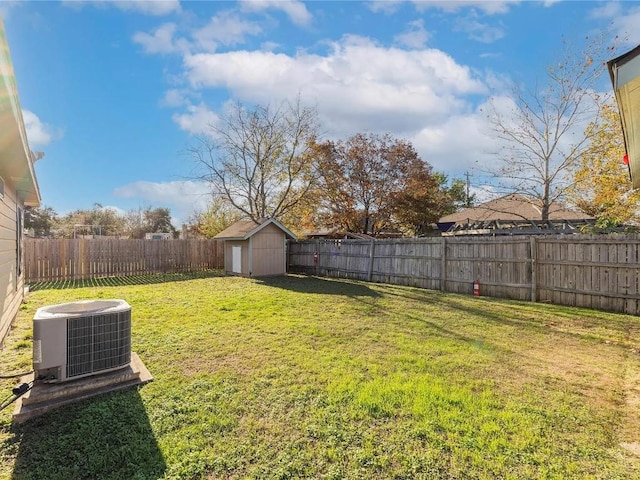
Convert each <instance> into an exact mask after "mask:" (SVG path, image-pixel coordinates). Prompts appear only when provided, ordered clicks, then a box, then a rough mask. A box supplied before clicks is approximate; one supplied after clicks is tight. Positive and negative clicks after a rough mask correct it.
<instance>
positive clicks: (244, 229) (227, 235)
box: [213, 218, 296, 240]
mask: <svg viewBox="0 0 640 480" xmlns="http://www.w3.org/2000/svg"><path fill="white" fill-rule="evenodd" d="M271 224H273V225H275V226H276V227H278V228H279V229H280V230H282V231H283V232H284V233H285V235H286V236H287V237H289V238H291V239H293V240H296V236H295V235H294V234H293V233H291V231H290V230H289V229H288V228H287V227H285V226H284V225H282V224H281V223H280V222H278V221H277V220H276V219H275V218H261V219H259V220H257V221H254V220H240V221H238V222H236V223H234V224H233V225H231V226H230V227H228V228H226V229H224V230H223V231H221V232H220V233H219V234H217V235H216V236H215V237H213V238H217V239H219V240H248V239H249V238H250V237H252V236H253V235H255V234H256V233H258V232H259V231H260V230H262V229H263V228H265V227H266V226H267V225H271Z"/></svg>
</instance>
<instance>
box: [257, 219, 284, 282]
mask: <svg viewBox="0 0 640 480" xmlns="http://www.w3.org/2000/svg"><path fill="white" fill-rule="evenodd" d="M285 239H286V236H285V233H284V232H283V231H282V230H280V229H279V228H278V227H276V226H275V225H273V224H270V225H267V226H266V227H265V228H263V229H262V230H260V231H259V232H258V233H256V234H255V235H254V236H253V237H252V242H251V249H252V256H253V259H252V260H253V261H252V273H251V275H252V276H254V277H262V276H268V275H284V274H285V273H286V263H285Z"/></svg>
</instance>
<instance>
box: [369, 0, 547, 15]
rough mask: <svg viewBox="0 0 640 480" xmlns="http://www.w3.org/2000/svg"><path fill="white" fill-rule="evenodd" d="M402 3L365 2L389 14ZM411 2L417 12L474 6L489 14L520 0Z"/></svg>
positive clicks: (400, 0)
mask: <svg viewBox="0 0 640 480" xmlns="http://www.w3.org/2000/svg"><path fill="white" fill-rule="evenodd" d="M551 1H553V0H551ZM403 3H409V2H408V1H405V0H372V1H370V2H367V6H368V7H369V9H370V10H371V11H372V12H374V13H384V14H387V15H390V14H393V13H395V12H397V11H398V10H399V8H400V7H401V6H402V4H403ZM411 3H412V4H413V5H414V7H415V8H416V10H418V11H419V12H424V11H426V10H428V9H431V8H433V9H439V10H443V11H445V12H448V13H451V12H458V11H460V10H463V9H465V8H475V9H477V10H480V11H482V12H484V13H487V14H489V15H494V14H499V13H507V12H508V11H509V8H510V7H511V5H514V4H518V3H520V0H506V1H497V0H412V1H411Z"/></svg>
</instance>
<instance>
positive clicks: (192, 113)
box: [172, 103, 220, 135]
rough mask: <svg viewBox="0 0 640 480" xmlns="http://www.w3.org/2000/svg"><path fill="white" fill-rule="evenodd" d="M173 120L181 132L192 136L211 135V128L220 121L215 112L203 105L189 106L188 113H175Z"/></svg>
mask: <svg viewBox="0 0 640 480" xmlns="http://www.w3.org/2000/svg"><path fill="white" fill-rule="evenodd" d="M172 119H173V121H174V122H175V123H176V124H177V125H178V126H179V127H180V129H181V130H184V131H186V132H189V133H191V134H192V135H211V126H212V125H216V124H217V123H218V121H219V120H220V119H219V117H218V115H217V114H216V113H215V112H213V111H211V110H209V108H207V106H206V105H204V104H202V103H201V104H199V105H189V106H188V107H187V111H186V112H184V113H175V114H174V115H173V117H172Z"/></svg>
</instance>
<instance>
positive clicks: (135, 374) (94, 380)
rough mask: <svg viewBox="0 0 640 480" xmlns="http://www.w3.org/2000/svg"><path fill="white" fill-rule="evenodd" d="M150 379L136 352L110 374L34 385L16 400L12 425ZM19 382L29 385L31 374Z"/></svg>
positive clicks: (150, 376) (151, 378) (31, 378)
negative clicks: (124, 364)
mask: <svg viewBox="0 0 640 480" xmlns="http://www.w3.org/2000/svg"><path fill="white" fill-rule="evenodd" d="M152 380H153V376H152V375H151V373H149V370H147V367H145V365H144V363H142V360H140V357H138V355H137V354H136V353H135V352H131V363H129V365H127V366H126V367H123V368H121V369H119V370H116V371H113V372H108V373H101V374H97V375H92V376H90V377H84V378H79V379H78V380H71V381H69V382H62V383H44V382H36V383H35V384H34V386H33V388H32V389H31V390H29V391H28V392H27V393H25V394H24V395H23V396H22V397H20V398H19V399H18V400H16V406H15V408H14V410H13V423H15V424H19V423H22V422H25V421H26V420H29V419H30V418H34V417H37V416H39V415H42V414H43V413H45V412H48V411H49V410H53V409H54V408H58V407H61V406H62V405H68V404H70V403H74V402H77V401H80V400H85V399H87V398H91V397H95V396H97V395H102V394H105V393H109V392H115V391H118V390H124V389H125V388H130V387H135V386H137V385H144V384H145V383H149V382H150V381H152ZM20 381H21V382H24V383H29V382H32V381H33V373H32V374H30V375H27V376H25V377H22V378H21V379H20Z"/></svg>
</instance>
